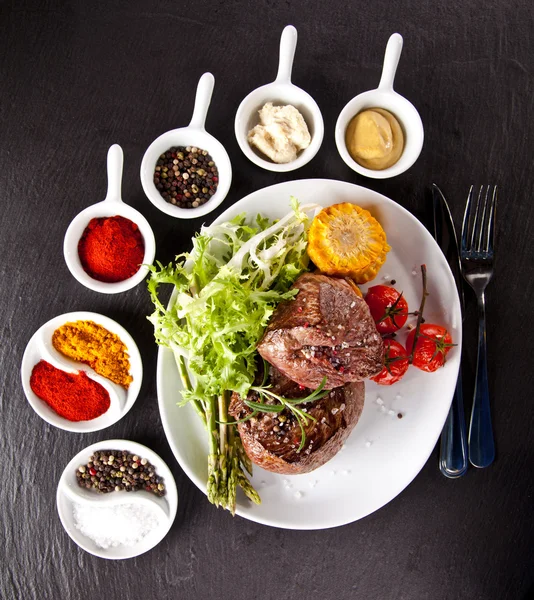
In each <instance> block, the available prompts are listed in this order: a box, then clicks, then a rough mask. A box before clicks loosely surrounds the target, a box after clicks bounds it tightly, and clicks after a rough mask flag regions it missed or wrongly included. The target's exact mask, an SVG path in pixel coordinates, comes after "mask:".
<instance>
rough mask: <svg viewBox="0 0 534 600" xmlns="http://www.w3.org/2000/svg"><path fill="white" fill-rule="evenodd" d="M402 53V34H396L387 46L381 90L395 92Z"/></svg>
mask: <svg viewBox="0 0 534 600" xmlns="http://www.w3.org/2000/svg"><path fill="white" fill-rule="evenodd" d="M401 52H402V35H401V34H400V33H394V34H393V35H392V36H391V37H390V38H389V40H388V45H387V46H386V53H385V55H384V66H383V67H382V77H380V83H379V84H378V89H379V90H393V80H394V79H395V73H396V72H397V66H398V64H399V59H400V55H401Z"/></svg>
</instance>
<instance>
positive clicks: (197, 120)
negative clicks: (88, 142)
mask: <svg viewBox="0 0 534 600" xmlns="http://www.w3.org/2000/svg"><path fill="white" fill-rule="evenodd" d="M214 85H215V78H214V77H213V75H212V74H211V73H204V75H202V77H201V78H200V80H199V82H198V86H197V93H196V97H195V107H194V109H193V117H192V118H191V122H190V123H189V125H188V126H187V127H181V128H179V129H172V130H171V131H167V132H166V133H163V134H162V135H160V136H159V137H158V138H156V139H155V140H154V141H153V142H152V144H150V146H149V147H148V149H147V151H146V152H145V155H144V156H143V160H142V162H141V183H142V185H143V190H144V192H145V194H146V196H147V198H148V199H149V200H150V202H152V204H153V205H154V206H155V207H156V208H159V210H161V211H162V212H164V213H166V214H168V215H170V216H171V217H176V218H178V219H195V218H197V217H202V216H203V215H207V214H208V213H210V212H211V211H212V210H215V209H216V208H217V207H218V206H219V205H220V204H221V202H222V201H223V200H224V199H225V198H226V196H227V194H228V191H229V189H230V184H231V183H232V165H231V163H230V157H229V156H228V153H227V152H226V150H225V149H224V146H223V145H222V144H221V142H219V141H218V140H217V139H216V138H214V137H213V136H212V135H211V134H209V133H208V132H207V131H206V116H207V114H208V108H209V106H210V102H211V95H212V93H213V87H214ZM176 146H184V147H187V146H194V147H196V148H200V149H202V150H206V151H207V152H208V154H210V155H211V157H212V159H213V162H214V163H215V166H216V167H217V170H218V172H219V174H218V177H219V181H218V185H217V190H216V192H215V194H213V196H212V197H211V198H210V199H209V200H208V201H207V202H206V203H205V204H201V205H200V206H197V207H196V208H183V207H181V206H177V205H175V204H171V203H170V202H167V201H166V200H165V198H163V196H162V195H161V194H160V193H159V190H158V189H157V188H156V185H155V184H154V171H155V168H156V164H157V162H158V159H159V158H160V156H161V155H162V154H163V153H164V152H167V151H168V150H169V149H170V148H174V147H176Z"/></svg>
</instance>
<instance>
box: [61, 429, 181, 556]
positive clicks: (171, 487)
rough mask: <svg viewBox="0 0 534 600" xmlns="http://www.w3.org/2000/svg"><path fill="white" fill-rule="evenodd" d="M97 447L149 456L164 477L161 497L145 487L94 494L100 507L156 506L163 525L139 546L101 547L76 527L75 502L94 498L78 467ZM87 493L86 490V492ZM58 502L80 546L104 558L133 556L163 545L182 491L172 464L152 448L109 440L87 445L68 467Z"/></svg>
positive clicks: (69, 529) (157, 471) (160, 524)
mask: <svg viewBox="0 0 534 600" xmlns="http://www.w3.org/2000/svg"><path fill="white" fill-rule="evenodd" d="M97 450H126V451H128V452H131V453H132V454H137V455H139V456H140V457H142V458H146V459H147V460H148V461H149V462H150V463H151V464H152V465H153V466H154V467H155V468H156V473H157V474H158V475H160V476H161V477H163V480H164V485H165V489H166V494H165V496H163V497H161V498H160V497H157V496H155V495H154V494H150V493H149V492H143V491H142V490H139V491H137V492H124V491H123V492H110V493H108V494H101V495H99V494H95V495H94V500H93V501H94V502H95V505H96V504H98V505H99V506H106V505H107V506H112V505H117V504H136V503H137V504H142V505H144V506H152V507H153V508H154V509H155V511H156V514H157V515H158V520H159V526H158V527H157V528H156V529H155V530H154V531H152V532H150V533H149V534H148V535H147V536H146V537H145V538H143V540H141V541H140V542H139V543H138V544H136V545H135V546H122V545H121V546H116V547H111V548H101V547H100V546H97V544H96V543H95V542H94V541H93V540H92V539H90V538H88V537H87V536H85V535H84V534H83V533H81V531H80V530H79V529H77V528H76V525H75V521H74V515H73V503H74V502H77V503H80V504H82V503H87V502H90V501H91V500H87V498H91V497H92V492H89V491H86V490H83V489H82V488H80V487H79V486H78V484H77V483H76V470H77V469H78V467H79V466H80V465H85V464H87V462H88V461H89V459H90V457H91V454H93V452H95V451H97ZM84 492H86V493H85V494H84ZM89 494H90V495H89ZM56 502H57V511H58V513H59V518H60V520H61V524H62V525H63V527H64V529H65V531H66V532H67V533H68V534H69V536H70V538H71V539H72V540H73V541H74V542H75V543H76V544H78V546H80V548H83V550H85V551H86V552H89V553H90V554H94V555H95V556H100V557H101V558H109V559H121V558H133V557H134V556H139V555H140V554H143V553H144V552H147V551H148V550H150V549H151V548H153V547H154V546H156V545H157V544H159V542H161V540H162V539H163V538H164V537H165V536H166V535H167V533H168V532H169V530H170V528H171V526H172V524H173V522H174V519H175V517H176V511H177V509H178V490H177V489H176V482H175V481H174V477H173V476H172V473H171V471H170V469H169V467H168V466H167V465H166V464H165V462H164V461H163V460H162V459H161V458H160V457H159V456H158V455H157V454H156V453H155V452H154V451H152V450H150V448H147V447H146V446H143V445H142V444H138V443H136V442H131V441H128V440H105V441H103V442H97V443H96V444H92V445H91V446H88V447H87V448H84V449H83V450H82V451H81V452H79V453H78V454H77V455H76V456H75V457H74V458H73V459H72V460H71V461H70V462H69V464H68V465H67V466H66V467H65V470H64V471H63V474H62V475H61V478H60V480H59V484H58V487H57V494H56Z"/></svg>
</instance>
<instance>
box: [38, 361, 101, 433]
mask: <svg viewBox="0 0 534 600" xmlns="http://www.w3.org/2000/svg"><path fill="white" fill-rule="evenodd" d="M30 387H31V388H32V390H33V392H34V394H35V395H36V396H38V397H39V398H40V399H41V400H43V401H44V402H46V403H47V404H48V406H50V408H51V409H52V410H54V411H55V412H56V413H57V414H58V415H59V416H60V417H63V418H64V419H67V420H69V421H90V420H91V419H96V418H97V417H99V416H100V415H103V414H104V413H105V412H106V411H107V410H108V408H109V405H110V399H109V394H108V393H107V391H106V390H105V389H104V388H103V387H102V386H101V385H100V384H99V383H97V382H96V381H93V380H92V379H89V377H87V375H86V374H85V373H84V372H83V371H82V372H79V373H67V372H65V371H61V370H60V369H56V367H53V366H52V365H51V364H50V363H47V362H46V361H45V360H41V361H39V362H38V363H37V364H36V365H35V367H33V370H32V374H31V377H30Z"/></svg>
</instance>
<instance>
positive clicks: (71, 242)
mask: <svg viewBox="0 0 534 600" xmlns="http://www.w3.org/2000/svg"><path fill="white" fill-rule="evenodd" d="M123 161H124V155H123V152H122V148H121V147H120V146H119V145H118V144H114V145H113V146H111V148H110V149H109V150H108V158H107V171H108V193H107V195H106V199H105V200H103V201H102V202H98V203H97V204H93V205H92V206H89V207H88V208H86V209H85V210H82V212H81V213H80V214H79V215H78V216H76V217H75V218H74V219H73V220H72V222H71V224H70V225H69V227H68V229H67V232H66V234H65V240H64V242H63V254H64V255H65V262H66V263H67V267H68V268H69V271H70V272H71V273H72V275H73V277H75V278H76V279H77V280H78V281H79V282H80V283H81V284H82V285H84V286H85V287H87V288H89V289H90V290H94V291H95V292H101V293H103V294H118V293H120V292H125V291H126V290H129V289H131V288H133V287H135V286H136V285H137V284H139V283H141V281H143V279H144V278H145V277H146V276H147V274H148V267H147V266H145V265H150V264H152V263H153V262H154V257H155V255H156V240H155V238H154V233H153V231H152V228H151V227H150V225H149V223H148V221H147V220H146V219H145V217H143V215H142V214H141V213H140V212H139V211H138V210H135V208H132V207H131V206H128V205H127V204H125V203H124V202H123V201H122V198H121V180H122V166H123ZM117 215H118V216H121V217H125V218H126V219H130V221H133V222H134V223H135V224H136V225H137V226H138V227H139V231H140V232H141V235H142V236H143V239H144V242H145V256H144V258H143V266H141V267H140V269H139V270H138V271H137V272H136V273H135V274H134V275H132V277H129V278H128V279H125V280H124V281H119V282H117V283H106V282H103V281H97V280H96V279H93V278H92V277H91V276H90V275H88V274H87V273H86V272H85V271H84V269H83V267H82V263H81V261H80V257H79V255H78V242H79V241H80V238H81V237H82V234H83V232H84V231H85V228H86V227H87V225H89V221H90V220H91V219H95V218H101V217H114V216H117Z"/></svg>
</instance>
